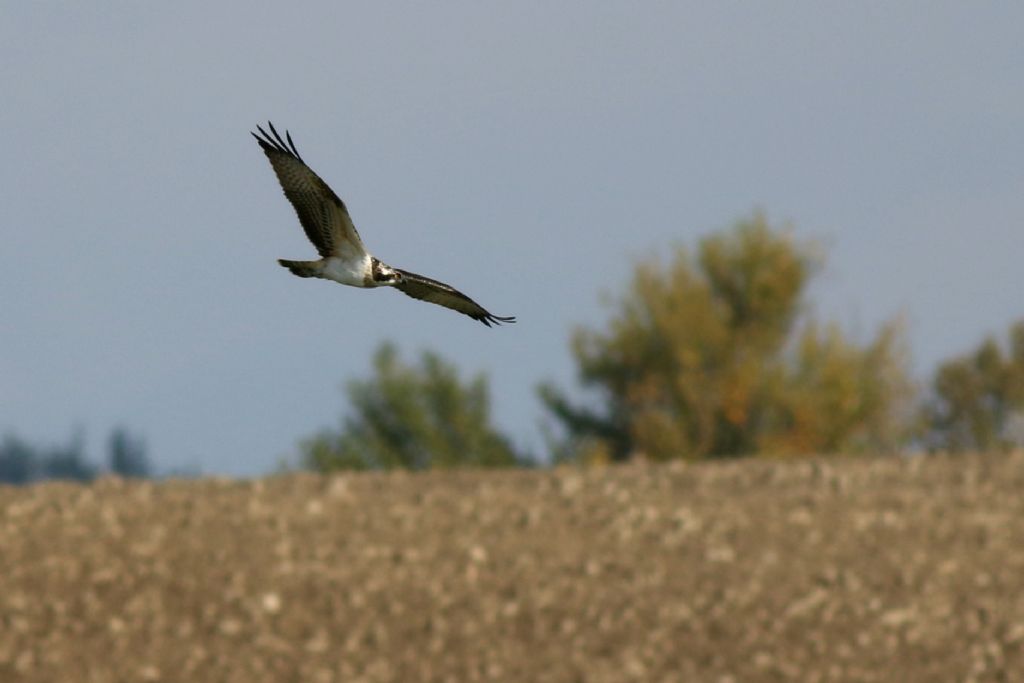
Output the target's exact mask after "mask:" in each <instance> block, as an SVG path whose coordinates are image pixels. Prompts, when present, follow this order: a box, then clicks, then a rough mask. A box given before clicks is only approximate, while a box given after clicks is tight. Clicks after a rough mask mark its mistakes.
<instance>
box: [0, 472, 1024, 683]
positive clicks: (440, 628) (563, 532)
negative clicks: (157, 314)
mask: <svg viewBox="0 0 1024 683" xmlns="http://www.w3.org/2000/svg"><path fill="white" fill-rule="evenodd" d="M478 680H495V681H587V682H591V681H593V682H601V681H607V682H609V683H613V682H614V683H618V682H621V681H719V682H725V681H735V682H737V683H740V682H744V681H816V680H835V681H969V680H979V681H981V680H984V681H989V680H991V681H1003V680H1005V681H1013V680H1024V454H1017V455H1014V456H1009V457H1004V456H999V457H995V456H993V457H970V458H962V459H952V458H928V459H923V458H921V459H915V460H911V461H900V460H895V459H885V460H880V459H873V460H845V459H843V460H815V461H802V462H759V461H748V462H736V463H727V464H708V465H697V466H681V465H679V466H667V467H665V466H653V465H651V466H648V465H636V466H628V467H621V468H607V469H593V470H577V469H566V470H557V471H536V472H526V471H506V472H464V473H462V472H460V473H443V472H435V473H427V474H401V473H399V474H369V475H366V474H362V475H344V476H335V477H318V476H313V475H304V474H302V475H288V476H281V477H274V478H269V479H265V480H261V481H252V482H235V481H219V480H201V481H176V482H165V483H159V484H156V483H152V482H125V481H120V480H114V479H110V480H103V481H100V482H98V483H96V484H94V485H91V486H79V485H71V484H44V485H38V486H33V487H29V488H11V487H0V681H4V682H5V683H6V682H7V681H48V682H49V681H59V682H64V681H76V682H77V681H83V682H87V681H96V682H100V681H216V682H221V681H239V682H242V681H245V682H249V681H312V682H328V681H453V682H460V683H461V682H463V681H478Z"/></svg>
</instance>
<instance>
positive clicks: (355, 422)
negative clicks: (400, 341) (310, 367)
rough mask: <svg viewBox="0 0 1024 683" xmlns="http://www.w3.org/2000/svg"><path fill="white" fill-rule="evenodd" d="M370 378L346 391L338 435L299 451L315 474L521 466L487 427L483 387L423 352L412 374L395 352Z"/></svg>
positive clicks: (388, 351)
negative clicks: (347, 405)
mask: <svg viewBox="0 0 1024 683" xmlns="http://www.w3.org/2000/svg"><path fill="white" fill-rule="evenodd" d="M373 364H374V370H375V376H374V377H373V378H372V379H369V380H353V381H351V382H349V383H348V385H347V393H348V398H349V401H350V402H351V404H352V409H353V414H352V415H350V416H348V417H346V418H345V420H344V422H343V427H342V430H341V431H340V432H339V433H333V432H324V433H322V434H320V435H318V436H316V437H314V438H312V439H309V440H307V441H305V442H303V444H302V445H301V450H302V460H303V463H304V464H305V465H306V466H307V467H309V468H311V469H315V470H319V471H328V470H335V469H392V468H408V469H416V470H419V469H427V468H431V467H458V466H477V467H491V466H511V465H518V464H525V463H526V462H527V459H526V458H525V457H524V456H522V455H520V454H518V453H517V452H516V451H515V449H514V448H513V447H512V444H511V442H510V441H509V440H508V439H507V438H506V437H505V436H503V435H502V434H501V433H499V432H498V431H497V430H496V429H495V428H494V427H493V426H491V417H490V395H489V390H488V385H487V380H486V378H485V377H484V376H483V375H478V376H477V377H475V378H474V379H473V380H472V381H471V382H469V383H468V384H463V383H462V382H460V381H459V377H458V374H457V372H456V370H455V368H454V366H452V365H450V364H448V363H446V362H445V361H444V360H442V359H441V358H440V357H439V356H438V355H437V354H435V353H431V352H425V353H424V354H423V355H422V357H421V359H420V364H419V366H418V367H413V366H409V365H406V364H405V363H403V362H402V361H401V360H400V359H399V357H398V354H397V352H396V351H395V348H394V346H392V345H390V344H383V345H382V346H381V347H380V348H379V349H378V350H377V352H376V354H375V356H374V361H373Z"/></svg>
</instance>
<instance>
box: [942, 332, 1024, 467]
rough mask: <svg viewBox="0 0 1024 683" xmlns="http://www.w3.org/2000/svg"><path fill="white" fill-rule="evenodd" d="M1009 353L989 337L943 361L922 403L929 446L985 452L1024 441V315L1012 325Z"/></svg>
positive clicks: (1023, 442)
mask: <svg viewBox="0 0 1024 683" xmlns="http://www.w3.org/2000/svg"><path fill="white" fill-rule="evenodd" d="M1009 337H1010V343H1009V349H1008V352H1004V351H1003V350H1002V349H1001V348H1000V346H999V344H998V343H997V342H996V340H995V339H993V338H991V337H989V338H988V339H986V340H985V341H984V342H982V344H981V345H980V346H979V347H978V348H977V349H976V350H975V351H974V352H973V353H970V354H967V355H964V356H961V357H959V358H954V359H952V360H950V361H948V362H946V363H944V364H942V365H941V366H940V367H939V369H938V371H937V372H936V374H935V379H934V381H933V384H932V397H931V399H930V400H929V402H928V403H927V405H926V406H925V411H924V412H925V422H926V425H927V429H928V433H927V441H928V445H929V446H930V447H931V448H933V449H940V450H949V451H987V450H998V449H1005V448H1009V447H1012V446H1014V445H1017V446H1020V445H1022V444H1024V434H1022V433H1021V432H1022V431H1024V430H1022V429H1021V425H1022V423H1024V320H1022V321H1020V322H1018V323H1016V324H1015V325H1013V326H1012V327H1011V328H1010V334H1009Z"/></svg>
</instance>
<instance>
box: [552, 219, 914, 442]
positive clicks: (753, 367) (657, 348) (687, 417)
mask: <svg viewBox="0 0 1024 683" xmlns="http://www.w3.org/2000/svg"><path fill="white" fill-rule="evenodd" d="M820 260H821V259H820V258H819V256H818V255H817V253H816V251H815V250H814V249H813V247H812V246H811V245H809V244H800V243H797V242H795V241H794V240H793V239H792V238H791V237H790V236H789V235H788V234H786V233H785V232H782V231H778V230H773V229H772V228H771V227H770V226H769V225H768V224H767V221H766V220H765V218H764V216H763V215H761V214H756V215H754V216H753V218H751V219H750V220H746V221H741V222H739V223H738V224H737V225H736V226H735V228H734V229H733V230H731V231H729V232H725V233H722V234H718V235H713V236H710V237H708V238H706V239H704V240H703V241H702V242H701V243H700V247H699V250H698V254H697V258H696V260H694V259H693V258H691V256H690V254H689V252H688V251H687V250H685V249H683V248H677V249H676V251H675V254H674V258H673V259H672V262H671V264H670V265H669V266H668V267H667V268H665V267H662V266H661V264H660V263H659V262H657V261H647V262H642V263H640V264H638V266H637V267H636V270H635V272H634V275H633V281H632V283H631V285H630V288H629V290H628V291H627V293H626V294H625V296H623V297H622V298H621V299H620V300H619V301H618V302H617V306H616V310H615V313H614V315H613V316H612V319H611V320H610V321H609V323H608V327H607V329H606V330H601V331H595V330H589V329H582V328H581V329H577V330H576V331H575V332H574V334H573V337H572V351H573V354H574V356H575V357H576V361H577V363H578V365H579V374H580V379H581V381H582V383H583V385H584V386H585V387H587V388H592V389H597V390H598V394H599V407H580V406H575V405H573V404H572V403H571V402H570V400H569V399H568V398H567V396H566V395H565V394H564V393H563V392H562V391H561V390H559V389H558V388H557V387H555V386H553V385H551V384H544V385H542V386H541V387H540V396H541V399H542V401H543V402H544V404H545V406H546V407H547V409H548V410H549V411H550V412H551V413H552V415H553V416H554V417H555V418H556V420H557V421H558V422H559V423H560V424H561V425H562V426H563V427H564V428H565V430H566V431H567V432H568V437H569V439H568V445H567V444H555V448H556V451H557V452H561V453H566V454H568V457H574V458H583V459H596V460H606V459H610V460H623V459H627V458H629V457H631V456H632V455H634V454H638V453H640V454H643V455H644V456H646V457H650V458H653V459H669V458H679V457H684V458H703V457H709V456H735V455H744V454H752V453H778V454H783V453H787V454H788V453H816V452H836V451H851V450H862V449H876V450H877V449H883V450H884V449H891V448H895V447H896V446H897V445H899V444H900V443H901V440H902V439H903V438H904V437H905V436H906V431H905V429H904V426H905V423H906V420H905V419H904V415H905V413H904V412H901V410H902V409H903V408H904V407H905V405H906V403H907V401H908V400H909V398H910V382H909V379H908V374H907V372H906V370H905V362H904V357H903V345H902V341H901V330H900V327H899V326H898V325H897V324H895V323H891V324H889V325H886V326H885V327H884V328H883V329H882V331H881V333H880V334H879V336H878V337H877V339H876V340H875V341H873V342H872V343H870V344H869V345H867V346H866V347H863V348H862V347H859V346H857V345H856V344H854V343H853V342H851V341H849V340H848V339H846V338H845V337H844V336H843V334H842V333H841V331H840V330H839V328H837V327H836V326H835V325H828V326H824V327H823V326H821V325H819V324H817V323H816V322H814V321H810V322H807V323H806V324H804V325H803V326H798V325H797V322H798V319H799V317H800V314H801V312H802V307H803V301H802V298H803V294H804V292H805V290H806V286H807V283H808V281H809V280H810V278H811V276H812V274H813V272H814V271H815V269H816V266H817V264H818V263H819V261H820Z"/></svg>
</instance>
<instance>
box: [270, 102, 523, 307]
mask: <svg viewBox="0 0 1024 683" xmlns="http://www.w3.org/2000/svg"><path fill="white" fill-rule="evenodd" d="M267 126H268V127H269V128H270V133H269V134H268V133H267V131H266V130H264V129H263V127H262V126H256V130H258V131H259V133H258V134H257V133H252V136H253V137H254V138H256V142H258V143H259V146H260V148H261V149H262V150H263V152H264V153H265V154H266V155H267V159H269V160H270V165H271V167H272V168H273V169H274V173H275V174H276V175H277V180H278V182H280V183H281V189H283V190H284V196H285V197H287V198H288V201H289V202H291V204H292V206H293V207H294V208H295V213H297V214H298V217H299V223H301V224H302V228H303V230H304V231H305V232H306V237H307V238H309V241H310V242H312V243H313V246H314V247H316V250H317V253H318V254H319V255H320V259H319V260H316V261H291V260H288V259H278V261H277V262H278V263H279V264H281V265H282V266H284V267H285V268H287V269H288V270H289V271H291V272H292V274H294V275H297V276H298V277H316V278H322V279H324V280H333V281H334V282H339V283H341V284H343V285H349V286H351V287H363V288H374V287H394V288H395V289H397V290H399V291H400V292H403V293H405V294H407V295H408V296H411V297H412V298H414V299H420V300H422V301H427V302H429V303H432V304H438V305H439V306H445V307H447V308H450V309H452V310H454V311H458V312H459V313H463V314H465V315H468V316H469V317H470V318H472V319H474V320H478V321H480V322H482V323H483V324H484V325H487V326H488V327H490V326H491V325H500V324H502V323H514V322H515V321H516V319H515V316H508V317H502V316H498V315H493V314H491V313H490V312H488V311H487V309H485V308H484V307H483V306H481V305H480V304H478V303H477V302H475V301H473V300H472V299H470V298H469V297H468V296H466V295H465V294H463V293H462V292H460V291H459V290H457V289H455V288H454V287H452V286H451V285H448V284H445V283H444V282H440V281H438V280H434V279H431V278H429V277H425V276H423V275H417V274H416V273H412V272H410V271H408V270H402V269H401V268H394V267H392V266H389V265H388V264H386V263H384V262H383V261H381V260H380V259H378V258H377V257H376V256H374V255H372V254H371V253H370V252H369V251H368V250H367V249H366V247H365V246H363V241H362V239H361V238H360V237H359V233H358V232H357V231H356V226H355V224H353V222H352V218H351V217H350V216H349V213H348V209H347V208H346V207H345V202H343V201H341V199H340V198H339V197H338V195H337V194H335V193H334V190H332V189H331V188H330V186H329V185H328V184H327V183H325V182H324V181H323V180H322V179H321V178H320V176H318V175H317V174H316V173H315V172H314V171H313V169H311V168H310V167H309V166H307V165H306V162H305V161H303V160H302V156H301V155H300V154H299V150H298V149H297V148H296V147H295V143H294V142H293V141H292V136H291V133H289V132H288V131H287V130H285V136H284V138H282V137H281V135H280V134H279V133H278V132H277V129H275V128H274V124H273V123H271V122H269V121H268V122H267ZM250 132H251V131H250Z"/></svg>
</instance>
